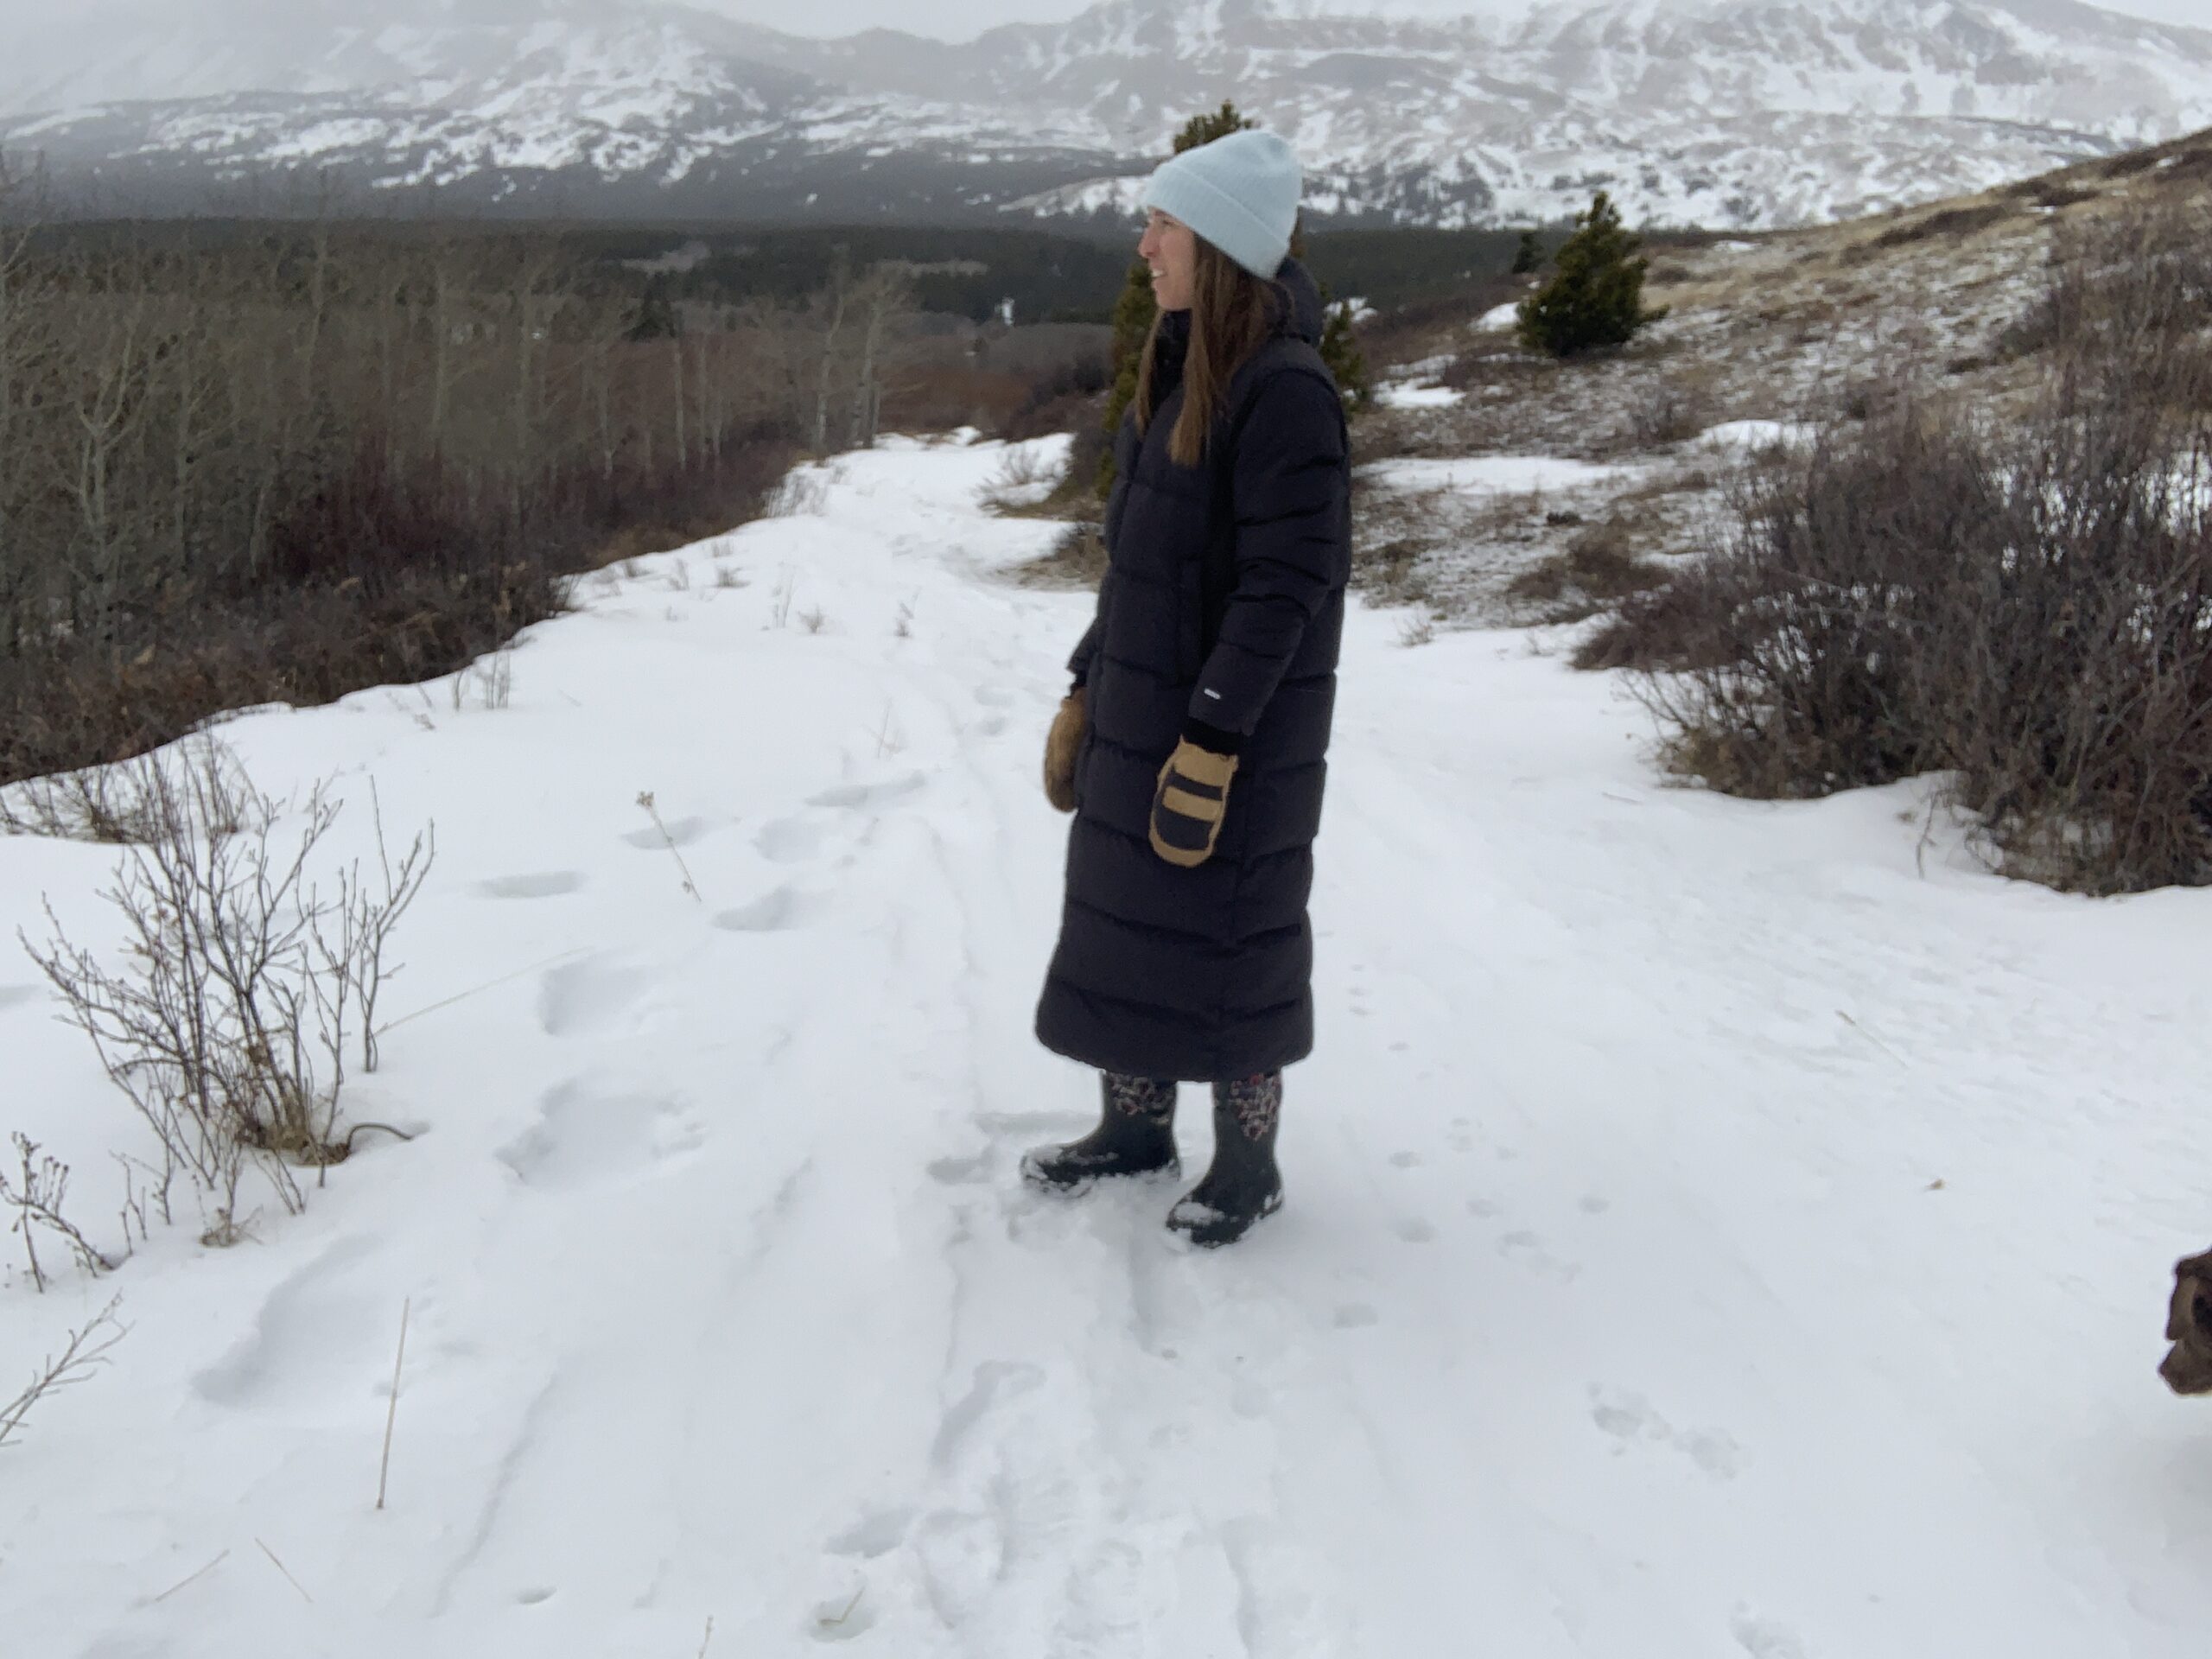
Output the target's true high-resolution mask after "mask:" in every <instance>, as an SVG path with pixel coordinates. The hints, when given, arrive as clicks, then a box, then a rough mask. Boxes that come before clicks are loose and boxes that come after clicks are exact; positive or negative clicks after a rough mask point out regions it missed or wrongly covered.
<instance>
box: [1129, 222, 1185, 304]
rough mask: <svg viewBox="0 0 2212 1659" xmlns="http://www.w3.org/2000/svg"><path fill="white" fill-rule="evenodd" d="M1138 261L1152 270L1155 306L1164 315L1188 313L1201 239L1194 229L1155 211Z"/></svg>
mask: <svg viewBox="0 0 2212 1659" xmlns="http://www.w3.org/2000/svg"><path fill="white" fill-rule="evenodd" d="M1137 257H1139V258H1141V259H1142V260H1143V261H1144V262H1145V264H1147V265H1150V266H1151V267H1152V297H1153V301H1154V303H1155V304H1157V305H1158V306H1159V307H1160V309H1161V310H1163V311H1187V310H1189V309H1190V308H1191V289H1192V283H1193V282H1194V280H1195V277H1194V273H1195V272H1196V271H1197V270H1198V236H1197V234H1196V233H1195V232H1193V231H1192V229H1191V227H1190V226H1187V225H1185V224H1184V223H1183V222H1182V221H1181V220H1180V219H1170V218H1169V217H1168V216H1167V215H1166V213H1161V212H1160V209H1158V208H1157V207H1155V208H1154V209H1153V210H1152V217H1151V218H1150V219H1147V221H1146V222H1145V227H1144V239H1143V240H1142V241H1141V242H1139V243H1138V244H1137Z"/></svg>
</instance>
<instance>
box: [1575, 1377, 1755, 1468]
mask: <svg viewBox="0 0 2212 1659" xmlns="http://www.w3.org/2000/svg"><path fill="white" fill-rule="evenodd" d="M1590 1421H1592V1422H1593V1423H1595V1424H1596V1425H1597V1426H1598V1427H1599V1429H1601V1430H1602V1431H1603V1432H1605V1433H1607V1434H1610V1435H1611V1436H1612V1437H1613V1439H1615V1440H1618V1441H1619V1442H1620V1443H1621V1446H1622V1447H1623V1449H1626V1448H1627V1447H1628V1446H1635V1445H1649V1446H1667V1447H1669V1448H1670V1449H1672V1450H1674V1451H1676V1452H1681V1453H1682V1455H1683V1456H1685V1457H1687V1458H1688V1459H1689V1460H1690V1461H1691V1463H1693V1464H1694V1465H1696V1467H1697V1468H1698V1469H1699V1471H1701V1472H1702V1473H1704V1474H1707V1475H1709V1476H1711V1477H1712V1478H1713V1479H1715V1480H1733V1479H1734V1478H1736V1477H1737V1476H1738V1475H1739V1474H1741V1473H1742V1472H1743V1471H1744V1468H1745V1465H1746V1464H1748V1463H1749V1462H1750V1459H1749V1458H1748V1457H1747V1456H1746V1454H1745V1451H1744V1448H1743V1447H1742V1446H1739V1445H1738V1444H1737V1443H1736V1441H1735V1440H1734V1439H1733V1438H1732V1437H1731V1436H1730V1435H1728V1434H1726V1433H1723V1432H1722V1431H1721V1430H1719V1429H1717V1428H1699V1429H1688V1430H1685V1429H1679V1428H1676V1427H1675V1426H1674V1425H1673V1424H1672V1423H1670V1422H1669V1421H1667V1420H1666V1419H1665V1418H1664V1417H1662V1416H1661V1415H1660V1414H1659V1413H1658V1412H1657V1411H1656V1410H1655V1409H1653V1408H1652V1405H1651V1402H1649V1400H1647V1399H1645V1398H1644V1397H1643V1395H1640V1394H1636V1393H1633V1392H1630V1391H1628V1390H1625V1389H1600V1388H1597V1387H1594V1386H1593V1387H1592V1389H1591V1390H1590Z"/></svg>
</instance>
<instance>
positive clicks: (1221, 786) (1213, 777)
mask: <svg viewBox="0 0 2212 1659" xmlns="http://www.w3.org/2000/svg"><path fill="white" fill-rule="evenodd" d="M1235 776H1236V756H1234V755H1229V754H1215V753H1212V752H1211V750H1207V749H1202V748H1200V747H1198V745H1197V744H1195V743H1193V742H1192V741H1191V740H1190V739H1188V738H1187V737H1186V738H1185V739H1184V740H1183V741H1181V742H1180V743H1178V744H1177V745H1176V746H1175V753H1173V754H1171V755H1169V756H1168V757H1167V764H1166V766H1162V767H1161V768H1160V787H1159V788H1158V789H1157V790H1155V791H1154V792H1153V797H1152V850H1153V851H1154V852H1155V853H1158V854H1159V855H1160V856H1161V857H1162V858H1164V859H1166V861H1168V862H1169V863H1170V864H1174V865H1179V866H1180V867H1181V868H1184V869H1186V870H1194V869H1196V868H1198V866H1199V865H1201V864H1203V863H1205V861H1206V860H1208V859H1210V858H1211V857H1212V856H1213V849H1214V843H1215V842H1217V841H1219V840H1220V839H1221V821H1222V819H1223V817H1224V816H1226V815H1227V813H1228V811H1229V780H1230V779H1232V778H1234V777H1235Z"/></svg>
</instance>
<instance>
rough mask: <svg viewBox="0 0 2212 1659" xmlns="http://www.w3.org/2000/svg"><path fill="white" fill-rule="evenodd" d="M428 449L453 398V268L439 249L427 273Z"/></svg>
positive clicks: (434, 445)
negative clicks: (428, 314)
mask: <svg viewBox="0 0 2212 1659" xmlns="http://www.w3.org/2000/svg"><path fill="white" fill-rule="evenodd" d="M430 293H431V300H430V448H431V449H432V450H433V451H434V452H435V451H436V450H438V449H439V448H440V445H441V442H442V440H443V438H444V436H445V425H446V406H447V404H448V402H450V400H451V399H452V397H453V375H454V368H453V360H454V327H455V322H454V309H453V267H452V266H451V265H450V264H448V261H447V256H446V255H445V254H444V253H443V252H441V253H440V254H439V256H438V257H437V260H436V263H435V264H434V265H433V266H432V268H431V275H430Z"/></svg>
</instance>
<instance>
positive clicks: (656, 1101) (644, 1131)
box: [499, 1082, 706, 1192]
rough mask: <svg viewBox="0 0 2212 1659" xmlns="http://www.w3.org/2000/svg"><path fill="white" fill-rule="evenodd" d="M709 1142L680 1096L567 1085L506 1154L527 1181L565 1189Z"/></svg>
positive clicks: (544, 1188) (504, 1159) (634, 1170)
mask: <svg viewBox="0 0 2212 1659" xmlns="http://www.w3.org/2000/svg"><path fill="white" fill-rule="evenodd" d="M705 1139H706V1135H705V1131H704V1130H703V1129H702V1128H701V1126H700V1125H699V1123H698V1122H696V1120H694V1119H693V1118H692V1117H690V1115H689V1114H687V1113H686V1112H685V1111H684V1109H683V1105H682V1103H680V1102H678V1101H676V1100H671V1099H669V1098H667V1097H665V1096H655V1095H645V1094H620V1093H615V1092H613V1091H610V1090H602V1089H600V1088H598V1087H597V1086H595V1085H593V1084H587V1083H583V1082H574V1083H564V1084H561V1085H560V1086H559V1087H558V1088H556V1089H554V1090H552V1091H551V1092H550V1093H549V1094H548V1095H547V1096H545V1099H544V1101H543V1103H542V1104H541V1105H540V1107H539V1109H538V1121H537V1122H536V1123H534V1124H532V1125H531V1127H530V1128H527V1129H525V1130H524V1131H523V1133H522V1134H520V1135H517V1136H516V1137H515V1138H514V1139H513V1140H512V1141H509V1142H508V1143H507V1144H506V1145H505V1147H501V1148H500V1149H499V1161H500V1162H501V1163H503V1164H505V1165H506V1166H507V1167H508V1168H509V1169H511V1170H512V1171H514V1173H515V1175H516V1177H517V1179H519V1180H520V1181H521V1182H522V1184H523V1185H524V1186H526V1187H530V1188H532V1189H533V1190H536V1191H540V1192H558V1191H563V1190H572V1189H575V1188H578V1187H586V1186H596V1185H601V1184H603V1183H605V1182H607V1181H613V1180H619V1179H621V1178H623V1177H624V1176H627V1175H635V1174H638V1173H641V1172H644V1171H648V1170H652V1169H653V1168H656V1167H658V1166H663V1165H665V1164H667V1163H669V1162H671V1161H673V1160H677V1159H681V1158H683V1157H684V1156H686V1155H687V1154H690V1153H693V1152H696V1151H697V1150H698V1148H699V1147H700V1146H701V1145H702V1144H703V1142H704V1141H705Z"/></svg>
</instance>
